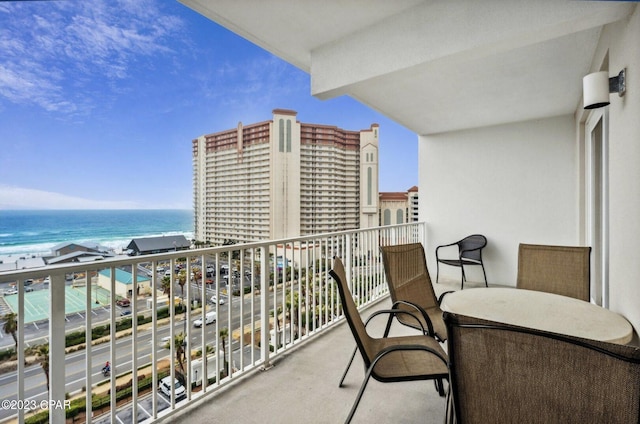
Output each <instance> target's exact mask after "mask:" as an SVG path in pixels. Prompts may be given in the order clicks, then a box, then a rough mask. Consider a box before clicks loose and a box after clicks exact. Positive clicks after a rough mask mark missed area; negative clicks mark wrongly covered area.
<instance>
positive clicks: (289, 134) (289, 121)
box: [287, 119, 291, 152]
mask: <svg viewBox="0 0 640 424" xmlns="http://www.w3.org/2000/svg"><path fill="white" fill-rule="evenodd" d="M287 152H291V119H287Z"/></svg>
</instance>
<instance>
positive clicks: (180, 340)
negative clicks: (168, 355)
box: [173, 332, 186, 375]
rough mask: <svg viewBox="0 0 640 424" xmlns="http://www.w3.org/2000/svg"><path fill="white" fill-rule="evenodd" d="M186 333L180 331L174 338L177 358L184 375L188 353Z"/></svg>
mask: <svg viewBox="0 0 640 424" xmlns="http://www.w3.org/2000/svg"><path fill="white" fill-rule="evenodd" d="M184 342H185V335H184V333H182V332H180V333H178V334H176V336H175V337H174V339H173V345H174V347H175V348H176V360H177V361H178V365H179V366H180V370H181V371H182V375H185V370H184V361H185V359H186V353H185V350H184V344H185V343H184Z"/></svg>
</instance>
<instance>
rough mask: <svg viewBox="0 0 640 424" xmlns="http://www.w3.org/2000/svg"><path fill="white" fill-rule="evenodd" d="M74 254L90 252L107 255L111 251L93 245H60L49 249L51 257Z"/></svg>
mask: <svg viewBox="0 0 640 424" xmlns="http://www.w3.org/2000/svg"><path fill="white" fill-rule="evenodd" d="M74 252H90V253H99V254H106V255H109V254H110V252H111V250H110V249H109V248H108V247H105V246H100V245H99V244H94V243H60V244H58V245H56V246H53V248H52V249H51V253H52V255H53V256H64V255H68V254H69V253H74Z"/></svg>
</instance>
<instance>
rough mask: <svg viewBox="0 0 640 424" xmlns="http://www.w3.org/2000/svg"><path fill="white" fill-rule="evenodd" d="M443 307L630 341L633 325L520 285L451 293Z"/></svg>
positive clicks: (595, 307) (619, 317) (611, 314)
mask: <svg viewBox="0 0 640 424" xmlns="http://www.w3.org/2000/svg"><path fill="white" fill-rule="evenodd" d="M440 307H441V309H442V310H443V311H448V312H452V313H457V314H460V315H467V316H472V317H475V318H481V319H487V320H491V321H497V322H502V323H505V324H512V325H518V326H521V327H529V328H534V329H537V330H543V331H549V332H553V333H559V334H566V335H569V336H575V337H582V338H585V339H591V340H600V341H606V342H611V343H620V344H626V343H628V342H630V341H631V339H632V337H633V327H632V326H631V324H630V323H629V321H627V320H626V319H625V318H624V317H623V316H622V315H620V314H617V313H615V312H613V311H610V310H608V309H605V308H602V307H600V306H598V305H595V304H593V303H589V302H585V301H582V300H579V299H574V298H572V297H566V296H560V295H557V294H552V293H546V292H541V291H533V290H524V289H517V288H500V287H489V288H484V287H483V288H473V289H466V290H461V291H457V292H454V293H449V294H447V295H446V296H445V297H444V298H443V300H442V304H441V305H440Z"/></svg>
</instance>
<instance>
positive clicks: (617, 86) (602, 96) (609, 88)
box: [582, 69, 625, 109]
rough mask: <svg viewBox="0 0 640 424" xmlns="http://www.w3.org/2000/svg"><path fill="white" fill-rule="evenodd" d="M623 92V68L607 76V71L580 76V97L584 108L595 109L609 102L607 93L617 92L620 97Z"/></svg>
mask: <svg viewBox="0 0 640 424" xmlns="http://www.w3.org/2000/svg"><path fill="white" fill-rule="evenodd" d="M624 92H625V69H623V70H622V71H620V73H619V74H618V75H617V76H615V77H611V78H609V72H607V71H602V72H594V73H592V74H589V75H587V76H586V77H584V78H582V97H583V98H584V108H585V109H597V108H599V107H604V106H607V105H608V104H609V93H618V95H619V96H620V97H622V96H624Z"/></svg>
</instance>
